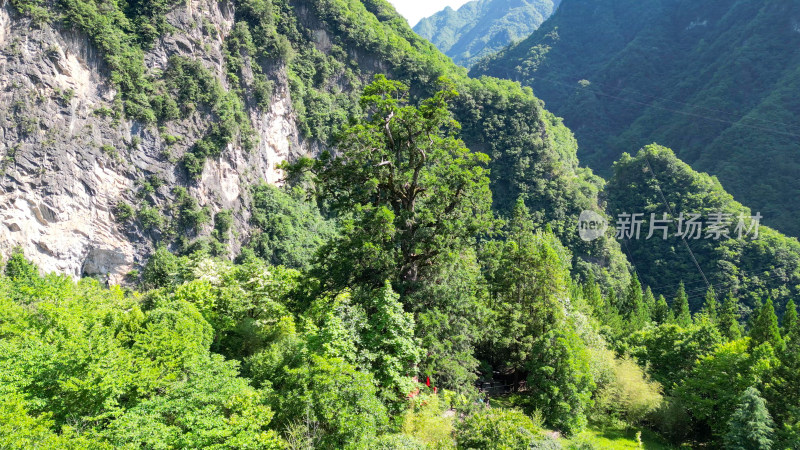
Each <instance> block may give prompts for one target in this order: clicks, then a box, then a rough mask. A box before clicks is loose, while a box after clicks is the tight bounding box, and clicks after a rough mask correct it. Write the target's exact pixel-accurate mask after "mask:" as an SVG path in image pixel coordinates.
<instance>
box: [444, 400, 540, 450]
mask: <svg viewBox="0 0 800 450" xmlns="http://www.w3.org/2000/svg"><path fill="white" fill-rule="evenodd" d="M541 435H542V428H541V426H540V425H538V424H536V423H534V422H533V420H531V418H530V417H528V416H526V415H525V414H523V413H522V411H519V410H514V409H511V410H506V409H485V410H483V411H479V412H477V413H474V414H472V415H470V416H468V417H467V418H466V419H464V420H463V421H462V422H460V423H459V424H457V425H456V433H455V437H456V444H457V447H458V448H459V449H478V448H480V449H486V450H492V449H497V450H500V449H518V448H519V449H521V448H529V447H530V446H531V445H533V444H535V443H536V442H537V441H538V440H539V439H540V438H541Z"/></svg>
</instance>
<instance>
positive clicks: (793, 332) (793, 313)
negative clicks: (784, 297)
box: [781, 300, 800, 341]
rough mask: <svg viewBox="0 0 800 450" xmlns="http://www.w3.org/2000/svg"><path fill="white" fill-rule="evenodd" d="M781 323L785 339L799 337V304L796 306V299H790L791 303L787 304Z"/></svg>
mask: <svg viewBox="0 0 800 450" xmlns="http://www.w3.org/2000/svg"><path fill="white" fill-rule="evenodd" d="M781 325H782V328H781V331H782V332H783V339H784V340H787V341H788V340H789V339H790V337H797V336H798V334H800V323H798V321H797V306H795V304H794V300H789V303H787V304H786V311H785V312H784V313H783V322H782V323H781Z"/></svg>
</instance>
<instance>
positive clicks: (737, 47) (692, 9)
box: [472, 0, 800, 236]
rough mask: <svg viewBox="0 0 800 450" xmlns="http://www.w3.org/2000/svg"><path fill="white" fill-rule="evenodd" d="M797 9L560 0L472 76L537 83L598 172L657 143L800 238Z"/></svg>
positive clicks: (657, 0)
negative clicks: (522, 36)
mask: <svg viewBox="0 0 800 450" xmlns="http://www.w3.org/2000/svg"><path fill="white" fill-rule="evenodd" d="M798 11H800V4H798V2H796V1H794V0H787V1H783V2H764V1H760V0H725V1H719V2H697V1H694V0H681V1H663V0H645V1H642V0H623V1H620V0H602V1H597V2H594V3H593V4H592V6H591V7H588V6H587V4H586V2H584V1H580V0H564V1H563V2H562V4H561V6H560V7H559V9H558V10H557V11H556V13H555V14H554V15H553V16H552V17H551V18H550V19H549V20H547V21H546V22H545V23H544V24H543V25H542V26H541V27H540V28H539V29H538V30H536V31H535V32H534V33H533V34H532V35H531V36H530V37H529V38H528V39H526V40H524V41H522V42H519V43H517V44H514V45H513V46H511V47H510V48H508V49H505V50H503V51H501V52H500V53H498V54H497V55H495V56H492V57H490V58H489V59H488V60H485V61H482V62H480V63H478V64H477V65H476V66H475V67H474V68H473V71H472V74H473V75H476V76H477V75H492V76H499V77H503V78H508V79H512V80H519V81H520V82H522V83H523V84H525V85H527V86H531V87H533V88H534V91H535V92H536V95H537V96H539V97H540V98H542V99H543V100H544V101H545V102H546V104H547V106H548V108H549V109H550V110H551V111H553V112H554V113H556V114H557V115H559V116H561V117H564V120H565V122H566V124H567V125H568V126H569V127H570V128H571V129H572V130H573V131H574V132H575V134H576V136H577V137H578V141H579V142H580V144H581V151H580V157H581V161H582V162H584V163H586V164H588V165H589V166H590V167H592V168H594V169H595V170H597V171H599V172H600V173H602V174H608V173H610V168H611V164H612V162H613V161H614V160H616V159H617V158H618V157H619V156H620V155H621V154H622V153H623V152H625V151H630V150H631V149H634V148H640V147H642V146H644V145H647V144H650V143H652V142H658V143H659V144H662V145H666V146H667V147H670V148H673V149H675V151H676V153H677V154H678V156H679V157H680V158H681V159H682V160H684V161H686V162H687V163H689V164H691V165H692V167H695V168H696V169H698V170H702V171H705V172H709V173H711V174H714V175H717V176H718V177H719V179H720V180H721V181H722V183H723V185H725V187H726V188H727V189H728V190H729V191H730V192H731V193H732V194H733V195H735V196H736V198H737V199H738V200H740V201H742V202H743V203H745V204H746V205H748V206H750V207H752V208H754V211H760V212H761V213H762V214H763V215H764V217H765V223H766V224H768V225H770V226H773V227H775V228H777V229H778V230H780V231H783V232H785V233H789V234H791V235H793V236H797V235H799V234H800V227H799V226H798V224H800V221H798V211H800V203H798V201H800V200H798V198H800V197H799V196H798V195H797V194H798V192H800V185H799V184H798V179H797V171H798V170H800V166H798V162H797V159H796V158H795V149H796V142H797V135H798V133H800V129H798V127H797V126H796V124H797V118H798V113H799V111H800V103H798V98H797V96H796V95H794V93H795V92H796V91H797V89H798V86H799V85H798V83H800V59H799V58H800V55H798V53H797V52H796V51H795V49H796V48H797V46H798V45H800V33H798V32H797V14H798Z"/></svg>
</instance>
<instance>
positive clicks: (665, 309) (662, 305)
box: [653, 295, 675, 325]
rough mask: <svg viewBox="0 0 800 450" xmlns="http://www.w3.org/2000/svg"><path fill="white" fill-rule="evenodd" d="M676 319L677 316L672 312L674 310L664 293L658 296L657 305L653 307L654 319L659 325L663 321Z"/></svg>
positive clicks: (667, 321)
mask: <svg viewBox="0 0 800 450" xmlns="http://www.w3.org/2000/svg"><path fill="white" fill-rule="evenodd" d="M674 319H675V316H674V315H673V314H672V310H671V309H670V308H669V304H668V303H667V299H665V298H664V296H663V295H659V296H658V300H657V301H656V306H655V308H654V309H653V320H655V322H656V323H657V324H659V325H661V324H663V323H669V322H672V321H673V320H674Z"/></svg>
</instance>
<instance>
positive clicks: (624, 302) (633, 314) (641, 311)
mask: <svg viewBox="0 0 800 450" xmlns="http://www.w3.org/2000/svg"><path fill="white" fill-rule="evenodd" d="M620 314H621V315H622V318H623V319H624V320H625V327H626V328H627V329H628V330H629V331H636V330H640V329H642V328H643V327H644V325H645V324H646V323H647V322H648V321H649V320H650V314H649V312H648V311H647V308H646V306H645V304H644V297H643V295H642V285H641V283H639V277H638V276H636V274H635V273H634V274H633V277H632V278H631V282H630V284H629V285H628V289H627V290H626V291H625V296H624V297H623V298H622V299H621V301H620Z"/></svg>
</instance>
